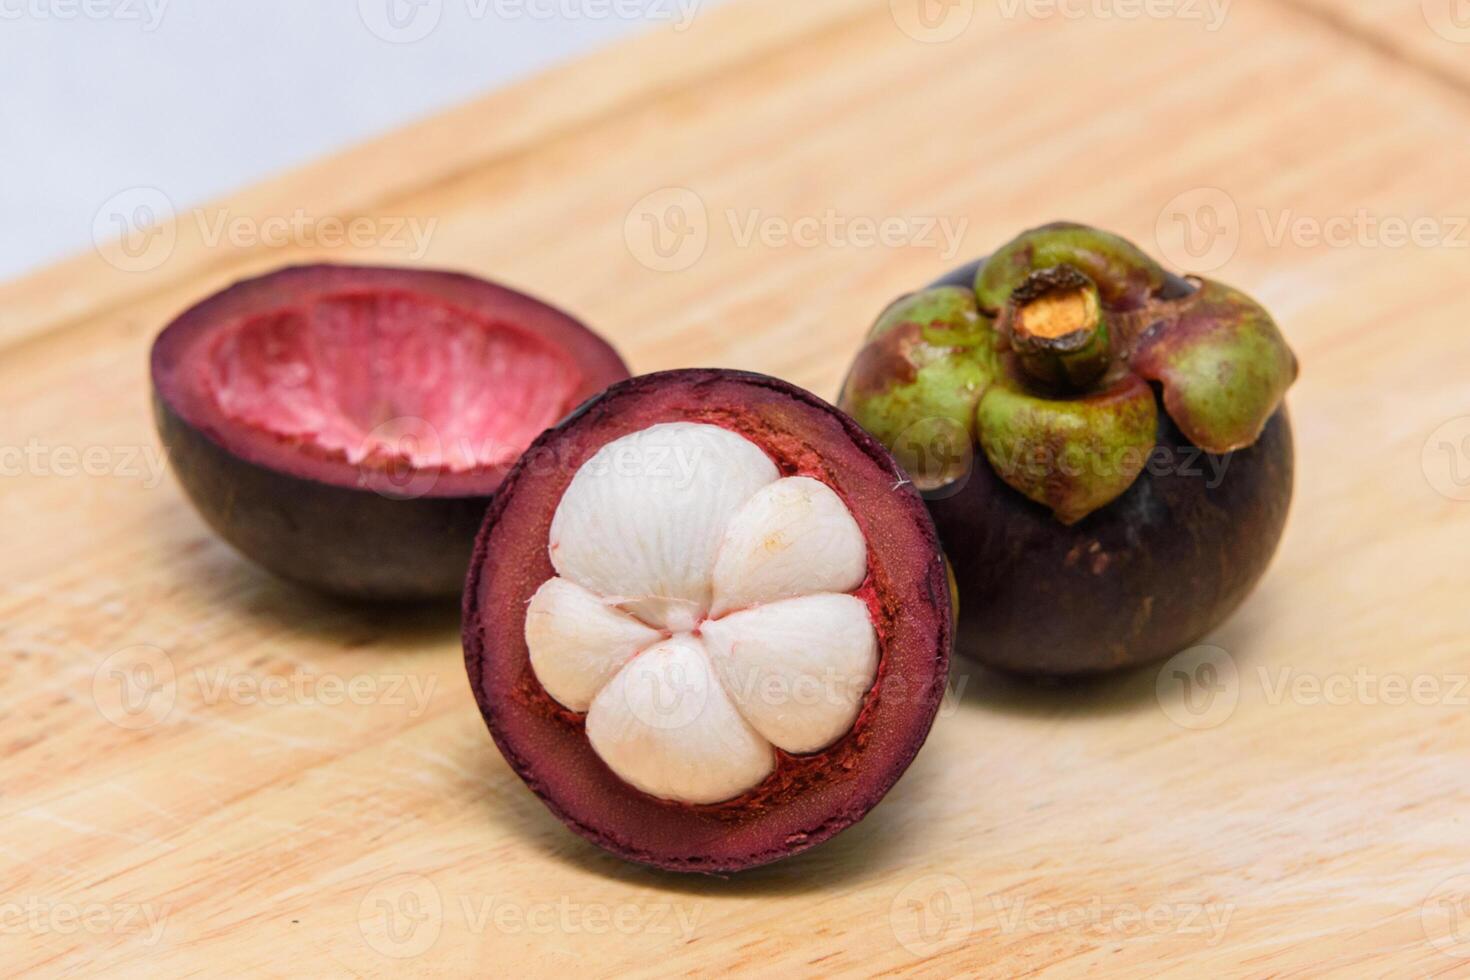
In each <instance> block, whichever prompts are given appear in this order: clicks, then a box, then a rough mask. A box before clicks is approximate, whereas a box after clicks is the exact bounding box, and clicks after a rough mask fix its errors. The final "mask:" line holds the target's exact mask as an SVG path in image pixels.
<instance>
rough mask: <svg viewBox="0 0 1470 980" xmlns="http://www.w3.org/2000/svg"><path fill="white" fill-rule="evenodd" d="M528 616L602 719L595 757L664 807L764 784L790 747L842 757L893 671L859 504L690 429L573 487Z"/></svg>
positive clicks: (546, 653) (537, 636)
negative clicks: (875, 690)
mask: <svg viewBox="0 0 1470 980" xmlns="http://www.w3.org/2000/svg"><path fill="white" fill-rule="evenodd" d="M549 547H550V552H551V561H552V565H553V566H554V567H555V568H556V571H557V573H558V574H559V576H560V577H558V578H553V579H551V580H550V581H548V582H546V583H545V584H544V585H542V586H541V588H540V589H539V590H538V591H537V593H536V595H535V596H534V597H533V598H532V599H531V602H530V604H529V606H528V608H527V614H526V629H525V636H526V646H527V648H528V650H529V653H530V662H531V669H532V671H533V672H534V673H535V674H536V677H537V679H538V680H539V681H540V682H541V685H542V686H543V688H545V690H546V692H547V694H549V695H550V696H551V697H552V698H554V699H555V700H556V701H558V702H560V703H561V704H563V705H565V706H566V707H568V708H570V709H572V710H573V711H579V712H581V711H585V712H586V713H587V718H586V731H587V738H588V741H589V742H590V744H591V746H592V749H593V751H595V752H596V753H597V755H598V756H599V757H600V758H601V759H602V760H603V762H605V763H606V764H607V766H608V767H609V768H610V769H611V770H612V771H613V772H614V773H616V774H617V776H618V777H619V778H621V779H622V780H624V781H625V782H627V783H629V784H630V785H632V786H634V787H636V788H637V789H640V790H642V791H643V792H645V793H649V794H651V795H653V796H657V797H660V798H663V799H668V800H675V801H680V802H684V803H691V804H703V803H719V802H722V801H724V800H729V799H733V798H734V797H737V796H739V795H741V794H742V793H745V792H747V791H748V790H751V789H753V788H755V787H756V786H758V785H760V783H761V782H762V781H763V780H765V779H766V777H768V776H769V775H770V774H771V772H772V771H773V769H774V767H775V759H776V748H778V747H779V748H780V749H782V750H784V751H787V752H791V753H809V752H817V751H820V750H822V749H825V748H827V747H829V746H831V745H832V744H833V743H835V742H836V741H837V740H838V739H840V738H842V737H843V736H844V735H845V734H847V732H849V731H850V730H851V729H852V726H853V723H854V721H855V719H856V718H857V715H858V713H859V711H861V709H862V702H863V698H864V696H865V695H866V693H867V691H868V690H869V689H870V688H871V687H872V685H873V682H874V680H875V679H876V678H877V674H878V657H879V651H878V639H877V635H876V633H875V631H874V629H873V624H872V621H871V617H870V614H869V611H868V607H867V604H866V603H865V602H863V601H862V600H861V599H858V598H856V597H855V596H852V595H847V594H844V593H849V592H852V591H853V590H855V589H857V588H859V587H860V586H861V585H862V583H863V581H864V580H865V579H866V578H867V541H866V539H865V538H864V536H863V534H862V530H861V529H860V528H859V527H858V525H857V522H856V521H855V520H854V519H853V517H852V514H851V513H850V512H849V511H848V509H847V506H846V505H845V504H844V503H843V501H842V499H841V498H840V497H839V496H838V495H837V493H836V492H835V491H833V490H832V489H831V488H830V487H828V486H826V485H825V484H823V483H821V482H819V481H817V480H812V479H808V478H806V477H788V478H786V479H781V478H780V473H779V472H778V471H777V469H776V466H775V464H774V463H772V461H771V459H770V457H768V456H767V455H766V454H765V453H764V452H762V451H761V450H760V449H759V448H758V447H757V446H756V445H755V444H754V443H751V442H750V441H748V440H747V439H745V438H743V437H741V436H739V435H736V434H735V433H733V432H731V431H729V430H726V429H722V428H719V427H718V426H712V425H701V424H696V423H689V422H674V423H665V424H662V425H655V426H652V427H650V428H648V429H644V430H643V431H641V432H636V433H633V434H632V435H628V436H624V437H623V438H621V439H617V440H615V441H613V442H611V443H608V444H607V445H606V446H603V447H602V448H601V449H600V450H598V452H597V453H595V454H594V455H593V456H592V458H591V459H590V460H588V461H587V463H586V464H584V465H583V466H582V468H581V469H579V470H578V471H577V473H576V475H575V476H574V477H573V478H572V481H571V484H570V485H569V486H568V488H567V490H566V493H565V494H563V496H562V499H561V501H560V502H559V504H558V506H557V509H556V514H555V516H554V517H553V518H552V522H551V534H550V542H549Z"/></svg>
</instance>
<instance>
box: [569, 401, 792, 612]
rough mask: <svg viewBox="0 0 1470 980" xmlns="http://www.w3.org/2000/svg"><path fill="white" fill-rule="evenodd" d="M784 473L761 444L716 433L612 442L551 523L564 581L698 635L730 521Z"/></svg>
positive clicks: (691, 428) (679, 432) (699, 430)
mask: <svg viewBox="0 0 1470 980" xmlns="http://www.w3.org/2000/svg"><path fill="white" fill-rule="evenodd" d="M779 475H780V474H778V473H777V472H776V466H775V464H774V463H772V462H771V459H770V457H768V456H767V455H766V454H765V453H763V452H761V450H760V449H758V448H757V447H756V446H755V445H754V444H753V443H751V442H750V441H748V440H746V439H743V438H741V437H740V436H738V435H736V434H735V433H733V432H730V431H728V430H726V429H721V428H719V427H718V426H713V425H695V424H692V423H688V422H673V423H667V424H663V425H655V426H652V427H651V428H648V429H644V430H643V431H641V432H637V433H634V434H633V435H630V436H624V437H623V438H621V439H617V440H614V441H613V442H610V443H608V444H607V445H606V446H603V447H602V448H601V449H600V450H598V451H597V453H596V454H595V455H593V457H592V458H591V459H590V460H588V461H587V462H586V463H585V464H584V465H583V466H582V468H581V469H580V470H578V471H577V475H576V476H575V477H573V478H572V483H571V486H569V487H567V491H566V494H565V495H564V496H563V497H562V501H561V505H560V506H559V507H557V509H556V517H555V518H554V519H553V520H552V522H551V562H552V565H553V566H554V567H555V568H556V571H557V573H558V574H560V575H561V576H562V577H563V578H569V579H571V580H572V581H573V582H576V583H577V584H578V585H581V586H583V587H584V588H588V589H591V590H592V591H593V592H597V593H600V594H602V595H604V596H609V597H612V596H617V597H620V598H621V599H622V603H621V604H622V606H623V608H624V609H626V610H628V611H629V612H631V613H633V614H634V615H636V616H638V617H639V618H640V619H642V620H643V621H644V622H646V623H648V624H649V625H652V626H657V627H659V628H660V629H669V630H673V631H681V630H689V629H693V627H694V626H695V624H696V623H698V622H699V620H700V619H702V618H703V617H704V616H705V614H706V613H707V612H708V610H709V606H710V595H711V584H710V583H711V573H712V572H713V570H714V564H715V556H716V553H717V552H718V551H719V547H720V542H721V540H722V539H723V538H724V534H725V528H726V527H728V526H729V524H730V518H731V517H733V516H734V514H735V512H736V511H737V510H739V508H740V505H741V504H743V503H745V502H746V501H747V500H749V499H750V498H751V496H753V495H754V494H755V492H756V491H757V490H759V489H760V488H761V487H764V486H766V485H767V484H769V483H773V482H775V480H776V479H777V477H778V476H779Z"/></svg>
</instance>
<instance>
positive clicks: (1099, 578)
mask: <svg viewBox="0 0 1470 980" xmlns="http://www.w3.org/2000/svg"><path fill="white" fill-rule="evenodd" d="M1296 375H1297V362H1296V358H1295V357H1294V356H1293V355H1292V352H1291V350H1290V349H1289V348H1288V347H1287V345H1286V342H1285V340H1284V339H1283V338H1282V335H1281V333H1280V331H1279V330H1278V329H1277V327H1276V324H1275V323H1274V322H1273V321H1272V319H1271V317H1270V315H1269V314H1268V313H1267V312H1266V311H1265V310H1264V309H1263V308H1262V307H1261V306H1260V305H1259V304H1257V303H1256V302H1255V301H1253V300H1252V299H1250V298H1249V297H1248V296H1246V295H1245V294H1243V293H1241V292H1239V291H1237V290H1235V289H1232V288H1231V287H1229V286H1226V285H1223V284H1221V283H1218V282H1213V281H1211V280H1208V279H1200V278H1189V279H1184V278H1180V277H1178V276H1175V275H1172V274H1170V273H1169V272H1167V271H1165V270H1164V269H1163V268H1162V267H1161V266H1160V265H1159V264H1158V263H1157V262H1155V261H1154V260H1153V259H1151V258H1150V257H1149V256H1147V255H1146V254H1144V253H1143V252H1142V251H1141V250H1139V249H1138V248H1137V247H1136V246H1134V245H1133V244H1131V243H1130V242H1128V241H1126V240H1124V239H1122V238H1119V237H1118V236H1116V235H1111V234H1108V233H1107V232H1103V231H1099V230H1096V229H1093V228H1089V227H1086V226H1083V225H1077V224H1060V223H1059V224H1052V225H1047V226H1045V227H1042V228H1037V229H1035V230H1032V231H1028V232H1026V233H1025V234H1023V235H1021V236H1020V237H1018V238H1016V239H1015V240H1014V241H1012V242H1011V243H1009V244H1007V245H1006V246H1004V247H1003V248H1001V249H1000V250H999V251H997V252H995V253H994V254H993V255H991V256H990V257H989V258H988V259H984V260H981V261H980V262H978V263H976V264H973V265H971V266H967V267H966V268H964V269H961V270H959V271H958V272H956V273H954V274H952V275H951V276H949V277H946V278H945V279H944V280H941V281H940V282H939V283H936V284H935V285H934V286H931V287H930V288H928V289H925V290H923V291H921V292H918V293H914V294H911V295H908V296H904V297H902V298H901V299H899V300H898V301H897V302H895V303H894V304H893V305H892V306H890V307H889V308H888V309H887V310H886V311H884V313H883V315H882V316H881V317H880V318H879V320H878V323H877V325H876V326H874V327H873V329H872V331H871V332H870V333H869V335H868V338H867V342H866V345H865V346H864V347H863V349H862V351H861V352H860V353H859V354H858V357H857V360H856V362H855V363H854V365H853V368H852V371H851V373H850V374H849V376H848V378H847V381H846V382H845V383H844V385H843V389H842V394H841V397H840V400H839V404H840V405H841V407H842V408H843V409H844V410H846V411H847V412H849V413H851V414H852V416H853V417H854V418H855V419H856V420H857V421H858V422H859V423H861V424H862V425H863V426H864V427H865V428H866V429H868V431H869V432H871V433H873V434H874V435H876V436H877V437H878V438H879V440H880V441H882V442H883V443H884V444H885V445H887V446H889V447H890V448H891V449H892V450H893V451H894V454H895V456H896V457H897V458H898V459H899V461H900V462H901V463H902V464H903V465H904V467H905V468H906V469H907V471H908V472H909V474H910V476H911V478H912V479H913V481H914V483H915V484H916V485H917V486H918V487H919V488H920V489H921V490H922V491H923V492H924V495H925V498H926V500H927V501H928V504H929V508H930V511H931V512H932V514H933V515H934V520H935V524H936V526H937V527H938V529H939V535H940V539H941V540H942V541H943V543H944V546H945V549H946V551H947V554H948V557H949V560H950V561H951V563H952V564H953V567H954V572H955V576H956V580H957V583H958V598H959V627H958V634H957V648H958V649H959V650H960V651H961V652H962V653H964V654H966V655H968V656H970V657H973V658H974V659H976V660H978V661H980V662H981V663H984V664H987V665H990V666H994V667H998V668H1001V669H1004V670H1007V671H1012V672H1018V673H1025V674H1036V675H1052V676H1067V675H1082V674H1095V673H1101V672H1104V671H1110V670H1115V669H1119V668H1125V667H1131V666H1135V665H1140V664H1145V663H1148V662H1151V661H1155V660H1159V659H1161V658H1164V657H1168V656H1170V655H1172V654H1174V653H1176V652H1178V651H1180V650H1182V649H1184V648H1186V647H1188V646H1189V645H1190V644H1192V643H1194V642H1195V641H1196V640H1198V639H1199V638H1200V637H1202V636H1204V635H1205V634H1206V633H1208V632H1209V631H1210V630H1212V629H1214V628H1215V627H1216V626H1218V625H1219V624H1220V623H1221V622H1222V621H1223V620H1224V619H1225V618H1226V617H1227V616H1228V615H1229V614H1230V613H1231V612H1232V611H1233V610H1234V609H1235V608H1236V606H1238V605H1239V604H1240V602H1241V601H1242V600H1243V599H1244V598H1245V596H1246V595H1247V593H1249V592H1250V590H1251V589H1252V587H1253V586H1254V585H1255V584H1256V582H1257V581H1258V580H1259V579H1260V577H1261V575H1262V574H1263V573H1264V572H1265V570H1266V566H1267V565H1268V563H1269V562H1270V559H1271V556H1272V555H1273V553H1274V552H1275V550H1276V546H1277V544H1278V542H1279V540H1280V538H1281V534H1282V530H1283V528H1284V526H1285V522H1286V516H1287V510H1288V507H1289V505H1290V502H1291V493H1292V471H1293V454H1292V437H1291V427H1290V424H1289V422H1288V420H1287V415H1286V408H1285V405H1284V397H1285V394H1286V391H1287V389H1288V388H1289V387H1290V385H1291V384H1292V382H1293V381H1294V380H1295V378H1296Z"/></svg>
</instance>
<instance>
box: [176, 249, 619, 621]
mask: <svg viewBox="0 0 1470 980" xmlns="http://www.w3.org/2000/svg"><path fill="white" fill-rule="evenodd" d="M152 372H153V394H154V413H155V418H156V420H157V423H158V429H159V433H160V435H161V436H162V439H163V443H164V445H165V447H166V448H167V450H168V452H169V456H170V458H171V460H172V462H173V468H174V472H175V473H176V474H177V475H178V478H179V481H180V482H181V483H182V484H183V486H184V489H185V491H186V492H187V494H188V496H189V498H190V499H191V500H192V501H193V503H194V505H195V507H197V508H198V510H199V512H200V514H201V515H202V516H203V517H204V519H205V520H206V521H207V522H208V523H209V524H210V526H211V527H213V528H214V529H215V530H216V531H217V532H218V533H219V534H220V536H221V537H223V538H224V539H225V540H226V541H228V542H230V543H231V544H232V545H234V546H235V547H236V548H237V549H239V550H240V551H241V552H242V553H244V554H245V555H246V556H248V557H249V558H251V559H253V560H255V561H256V562H258V563H259V564H261V565H263V566H264V567H266V568H268V569H270V570H271V571H273V572H275V573H276V574H278V575H280V576H282V577H283V578H286V579H290V580H293V581H296V582H300V583H302V584H305V585H308V586H312V587H314V588H318V589H321V590H324V591H327V592H331V593H335V594H339V595H343V596H347V597H352V598H365V599H427V598H440V597H450V596H455V595H458V594H459V591H460V589H461V587H462V586H463V584H464V573H465V568H466V566H467V565H468V563H469V555H470V551H471V549H472V547H473V543H474V538H475V532H476V531H477V530H478V528H479V526H480V523H481V521H482V520H483V518H484V515H485V510H486V507H487V506H488V504H489V501H490V499H491V497H492V495H493V494H494V493H495V491H496V489H497V488H498V487H499V486H500V483H501V481H502V480H503V479H504V478H505V474H506V473H507V471H508V470H509V469H510V466H511V464H512V463H514V462H515V460H516V458H517V457H519V456H520V454H521V452H522V450H524V449H525V448H526V447H527V446H528V445H530V443H531V441H532V440H533V439H535V438H536V436H537V435H538V434H540V433H541V432H542V431H543V430H544V429H546V428H547V427H548V426H550V425H553V424H554V423H556V422H557V420H559V419H561V418H563V417H564V416H565V415H566V414H567V413H568V412H569V411H571V409H573V408H574V407H576V406H577V405H578V404H580V403H581V402H582V401H584V400H586V399H587V398H588V397H589V396H591V395H592V394H594V393H596V392H598V391H600V390H602V389H603V388H604V387H606V386H607V385H608V384H610V383H611V382H613V381H617V380H619V379H622V378H626V377H627V376H628V370H627V368H626V366H625V365H624V364H623V362H622V360H621V359H620V358H619V357H618V355H617V353H616V352H615V351H614V350H613V349H612V348H611V347H610V346H608V344H607V343H606V342H605V341H603V340H602V339H601V338H600V337H598V336H597V335H596V334H594V333H592V332H591V331H590V330H588V329H587V328H586V327H584V326H583V325H582V324H580V323H578V322H577V321H576V320H574V319H572V318H571V317H570V316H568V315H567V314H565V313H563V312H561V311H559V310H556V309H553V308H552V307H550V306H547V305H546V304H544V303H542V302H540V301H538V300H535V299H532V298H531V297H529V296H525V295H522V294H520V293H517V292H514V291H512V290H510V289H506V288H504V287H502V286H497V285H494V284H493V283H489V282H485V281H483V280H480V279H476V278H474V277H472V276H467V275H461V274H457V273H451V272H438V271H428V270H417V269H399V268H380V267H369V266H332V265H313V266H301V267H295V268H287V269H283V270H280V271H278V272H275V273H272V274H270V275H266V276H262V277H260V278H257V279H251V280H248V281H246V282H242V283H239V284H237V285H235V286H233V287H231V288H229V289H227V290H225V291H223V292H221V293H218V294H216V295H215V296H213V297H211V298H209V299H207V300H205V301H204V302H202V303H200V304H198V305H197V306H195V307H193V308H192V309H190V310H188V311H187V312H186V313H184V314H183V315H182V316H180V317H179V318H178V319H177V320H175V321H174V322H173V323H171V324H170V325H169V326H168V327H167V328H166V329H165V330H164V331H163V333H162V334H160V335H159V337H158V339H157V341H156V342H155V343H154V345H153V355H152Z"/></svg>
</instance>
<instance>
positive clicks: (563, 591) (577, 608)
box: [526, 578, 662, 711]
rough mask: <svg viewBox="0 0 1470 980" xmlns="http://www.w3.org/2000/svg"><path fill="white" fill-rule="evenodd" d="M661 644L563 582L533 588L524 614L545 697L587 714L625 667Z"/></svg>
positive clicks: (644, 628)
mask: <svg viewBox="0 0 1470 980" xmlns="http://www.w3.org/2000/svg"><path fill="white" fill-rule="evenodd" d="M660 639H662V634H660V633H658V632H657V631H655V630H652V629H649V628H648V627H647V626H645V625H644V624H643V623H640V622H639V621H638V620H636V619H634V618H633V617H632V616H629V615H628V614H627V613H624V612H619V611H618V610H617V609H615V608H613V607H612V606H611V605H609V604H608V602H607V601H606V600H605V599H603V598H602V597H601V596H599V595H597V594H596V593H595V592H589V591H587V590H586V589H584V588H582V587H581V586H580V585H577V584H576V583H574V582H569V581H567V580H566V579H563V578H554V579H550V580H548V581H547V582H546V584H545V585H543V586H541V588H539V589H537V590H536V594H535V595H534V596H532V597H531V605H530V607H529V608H528V609H527V610H526V646H527V648H528V649H529V650H530V652H531V669H532V670H534V671H535V672H536V677H537V679H538V680H540V681H541V686H542V687H544V688H546V693H547V694H550V695H551V696H552V697H553V698H555V699H556V700H557V701H560V702H561V703H562V704H564V705H566V706H567V707H568V708H571V709H572V710H573V711H586V710H587V708H588V707H589V706H590V705H591V704H592V698H593V697H594V696H596V694H597V692H598V691H600V690H602V688H603V685H605V684H606V683H607V682H608V681H610V680H612V678H613V675H614V674H616V673H617V672H618V670H619V669H620V668H621V667H622V666H623V664H625V663H627V662H628V661H629V660H632V659H633V655H634V654H636V653H637V652H638V651H639V650H644V649H647V648H648V647H650V646H652V645H653V644H655V643H657V642H658V641H659V640H660Z"/></svg>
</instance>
